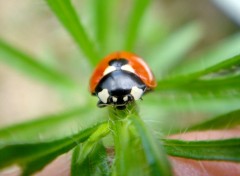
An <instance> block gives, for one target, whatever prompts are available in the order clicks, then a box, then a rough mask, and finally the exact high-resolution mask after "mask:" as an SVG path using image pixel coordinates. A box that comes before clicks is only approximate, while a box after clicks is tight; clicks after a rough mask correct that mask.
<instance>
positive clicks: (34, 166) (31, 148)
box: [0, 124, 101, 175]
mask: <svg viewBox="0 0 240 176" xmlns="http://www.w3.org/2000/svg"><path fill="white" fill-rule="evenodd" d="M99 125H101V124H98V125H95V126H94V127H91V128H88V129H86V130H82V131H80V132H78V133H77V134H75V135H73V136H71V137H69V136H68V137H65V138H62V139H59V140H53V141H50V142H37V143H22V144H16V145H14V144H13V145H7V146H5V147H3V148H0V153H1V155H0V168H3V167H6V166H9V165H12V164H18V165H19V166H21V167H22V169H23V172H22V175H30V174H32V173H34V172H36V171H38V170H40V169H42V168H43V167H44V166H45V165H47V164H48V163H49V162H50V161H52V160H53V159H55V158H56V157H57V156H59V155H61V154H63V153H65V152H67V151H69V150H71V149H72V148H73V147H75V146H76V145H77V144H79V143H81V142H84V141H85V140H87V139H88V137H89V136H90V135H91V134H92V133H93V132H94V131H96V130H97V129H98V127H99Z"/></svg>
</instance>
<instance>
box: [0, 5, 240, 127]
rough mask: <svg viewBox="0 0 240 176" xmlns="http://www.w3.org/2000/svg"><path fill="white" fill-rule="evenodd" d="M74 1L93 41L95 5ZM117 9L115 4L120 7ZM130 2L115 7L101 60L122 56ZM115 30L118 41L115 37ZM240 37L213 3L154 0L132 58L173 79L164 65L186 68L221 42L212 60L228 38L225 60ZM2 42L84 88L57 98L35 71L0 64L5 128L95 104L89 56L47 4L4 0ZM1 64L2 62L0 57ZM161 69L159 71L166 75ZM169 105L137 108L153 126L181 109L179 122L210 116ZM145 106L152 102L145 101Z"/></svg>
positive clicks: (1, 112)
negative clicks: (154, 121) (115, 53)
mask: <svg viewBox="0 0 240 176" xmlns="http://www.w3.org/2000/svg"><path fill="white" fill-rule="evenodd" d="M72 2H73V4H74V5H75V8H76V10H77V12H78V13H79V15H80V16H81V21H82V23H83V24H84V25H85V26H86V28H87V32H88V33H89V34H90V36H92V38H94V30H95V27H96V26H95V25H96V24H95V23H94V15H96V12H95V11H94V8H93V7H92V3H93V1H91V0H90V1H77V0H74V1H72ZM112 2H114V3H115V4H116V2H115V1H112ZM131 2H132V1H128V0H124V1H121V2H117V4H118V5H117V6H115V5H114V3H113V8H112V9H111V12H109V13H110V14H112V18H113V19H114V20H117V21H118V23H115V24H117V25H119V26H116V25H115V26H114V29H109V34H108V35H109V37H108V40H109V41H110V42H109V43H110V45H111V46H106V48H105V50H104V49H103V50H102V49H100V50H102V51H103V52H102V56H104V55H106V54H108V53H109V52H111V51H114V50H119V49H122V48H121V44H122V42H124V41H123V39H122V37H121V34H122V33H123V31H124V29H125V28H126V27H127V25H126V19H127V18H128V13H130V12H129V11H130V10H131V8H130V4H131ZM156 22H157V23H156ZM111 31H114V32H115V34H116V33H118V34H119V35H117V36H116V35H115V34H112V33H113V32H112V33H111ZM238 31H239V27H238V26H237V25H236V24H235V23H234V22H233V21H231V20H230V19H229V18H228V17H227V16H225V14H224V13H223V12H222V11H220V10H219V9H218V8H216V6H214V5H213V3H212V2H211V1H208V0H203V1H197V0H195V1H192V0H186V1H180V0H155V1H152V3H151V5H150V7H149V8H148V10H147V12H146V13H145V15H144V19H143V21H142V22H141V24H140V27H139V31H138V36H141V37H138V38H139V40H138V39H137V41H138V42H137V45H136V47H135V49H134V52H136V53H137V54H138V55H140V56H142V57H143V58H144V59H145V60H146V61H147V62H148V63H149V64H150V66H151V67H152V68H153V70H154V73H155V74H156V77H157V78H158V79H161V75H163V73H162V70H163V71H164V74H168V73H169V72H171V70H170V71H169V70H164V67H165V64H170V65H171V64H176V63H177V64H180V65H181V63H185V62H186V61H183V59H184V60H187V61H188V60H191V59H193V58H198V57H202V56H204V55H203V54H202V53H204V52H205V53H206V51H208V50H210V51H211V49H212V48H215V47H216V46H217V47H218V44H219V43H220V44H219V47H220V48H219V50H217V51H216V50H215V53H210V55H211V54H213V55H214V54H215V55H216V52H218V51H220V50H221V42H222V41H225V40H226V38H229V37H230V39H231V41H230V44H231V45H229V48H230V49H229V50H226V51H224V52H225V53H226V57H228V56H232V55H234V54H236V53H238V52H239V46H240V42H239V41H240V39H239V36H238V35H234V37H232V36H233V34H235V33H236V32H238ZM0 37H1V38H2V39H3V40H5V41H7V42H9V43H11V44H12V45H13V46H16V47H17V48H19V49H21V50H23V51H26V52H27V53H28V54H30V55H32V56H34V57H35V58H37V59H38V60H39V62H41V63H43V64H45V65H47V66H48V67H50V68H54V69H57V70H59V71H61V72H62V73H64V74H66V75H68V76H69V77H71V78H72V79H73V80H75V81H76V82H78V83H79V91H78V88H74V91H72V90H65V89H61V90H60V91H59V90H58V91H56V89H55V87H52V86H49V84H45V82H41V81H39V80H38V79H36V77H34V76H32V75H31V72H28V71H26V72H25V71H24V69H23V68H21V67H20V69H19V68H18V67H15V66H12V64H13V63H8V62H6V61H0V127H3V126H6V125H10V124H13V123H18V122H21V121H25V120H28V119H32V118H38V117H41V116H42V115H45V114H52V113H57V112H60V111H63V110H66V109H71V108H74V107H78V106H81V105H83V104H85V103H86V101H87V100H89V99H91V101H92V102H93V103H96V102H97V98H92V97H91V96H90V95H88V94H87V89H88V79H89V76H90V73H91V71H92V70H91V69H88V63H87V62H86V60H84V59H81V58H83V57H84V56H83V55H82V53H80V52H79V50H78V47H77V45H76V44H75V43H74V41H73V40H72V38H71V37H70V35H69V34H68V32H67V31H66V30H65V29H64V28H63V26H62V25H61V24H60V23H59V22H58V21H57V19H56V17H55V16H54V15H53V13H52V12H51V11H50V9H49V7H47V5H46V2H45V1H32V0H25V1H24V2H23V1H17V0H10V1H4V0H0ZM111 40H113V41H114V42H111ZM233 40H236V41H233ZM116 41H117V42H116ZM234 42H235V43H234ZM237 44H239V45H237ZM232 45H233V46H235V48H233V47H232ZM234 52H235V53H234ZM156 53H157V54H159V55H156ZM221 54H222V53H221ZM1 57H4V56H2V55H1V53H0V58H1ZM158 57H159V58H166V59H165V61H166V60H167V58H170V59H171V58H174V59H175V60H177V62H175V63H165V61H163V62H162V61H161V60H159V62H160V63H159V64H158V65H157V68H155V65H156V64H155V62H152V60H154V59H156V58H158ZM206 57H207V56H206ZM98 59H100V58H98ZM161 62H162V63H161ZM159 65H162V68H161V67H159ZM16 68H18V69H16ZM173 68H174V67H173ZM190 69H192V67H191V68H190ZM183 71H185V69H183ZM179 72H181V69H179ZM26 73H27V74H26ZM80 89H81V90H80ZM90 97H91V98H90ZM171 99H172V100H171ZM190 99H191V97H190ZM167 100H168V101H167V102H165V105H166V106H167V108H165V109H164V108H163V109H162V111H160V110H161V109H157V108H156V107H154V106H152V105H149V106H148V105H147V106H145V105H144V103H142V102H141V103H139V104H142V106H143V109H142V113H143V114H144V116H145V117H146V118H148V120H149V116H150V117H151V118H152V117H154V116H155V117H156V118H158V120H157V121H160V120H159V116H161V115H163V116H165V115H166V114H165V112H166V113H169V111H175V109H174V108H176V107H177V110H176V111H177V112H178V118H182V117H181V116H183V117H186V114H188V113H190V115H191V117H193V118H191V119H192V120H193V121H195V120H194V119H195V118H194V116H196V118H198V117H199V116H202V115H203V114H204V113H206V114H207V113H209V111H208V110H206V111H199V109H198V106H199V105H198V104H197V105H195V104H194V103H192V104H191V100H189V101H188V102H187V104H188V105H187V107H188V110H189V109H190V110H191V111H186V110H184V107H185V106H186V105H182V103H180V104H178V100H175V98H174V96H173V97H172V98H171V97H170V98H169V96H167ZM147 101H148V98H146V102H147ZM189 102H190V103H189ZM200 104H201V103H200ZM203 104H204V102H203V103H202V105H203ZM215 105H216V104H215ZM166 106H165V107H166ZM181 106H183V108H182V109H183V110H182V111H181V112H182V114H181V113H179V107H181ZM200 106H201V105H200ZM218 107H219V106H217V105H216V108H215V110H214V107H213V111H212V112H216V111H217V109H218ZM204 108H207V107H204V105H203V106H202V109H204ZM166 109H167V110H166ZM156 110H157V111H156ZM164 110H166V111H164ZM200 110H201V107H200ZM155 111H156V112H155ZM100 112H102V110H101V111H100ZM201 113H203V114H201ZM219 113H220V112H219ZM149 121H150V120H149ZM183 123H184V122H183Z"/></svg>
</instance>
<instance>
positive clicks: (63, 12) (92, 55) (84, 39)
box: [46, 0, 99, 65]
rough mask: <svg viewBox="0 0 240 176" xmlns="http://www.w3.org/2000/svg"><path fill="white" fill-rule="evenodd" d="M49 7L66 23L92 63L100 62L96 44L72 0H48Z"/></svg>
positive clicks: (65, 25) (66, 26)
mask: <svg viewBox="0 0 240 176" xmlns="http://www.w3.org/2000/svg"><path fill="white" fill-rule="evenodd" d="M46 1H47V3H48V5H49V7H51V9H52V11H53V12H54V13H55V14H56V16H57V17H58V19H59V21H60V22H61V23H62V24H63V25H64V27H65V28H66V29H67V30H68V32H69V33H70V34H71V35H72V37H73V39H74V40H75V42H76V43H77V45H78V47H79V49H81V51H82V52H83V53H84V54H85V56H86V57H87V58H88V60H89V62H90V63H91V64H92V65H96V63H97V62H98V60H99V58H98V54H97V51H96V49H95V48H96V46H95V45H94V44H93V42H92V41H91V40H90V38H89V36H88V34H87V33H86V31H85V29H84V27H83V25H82V24H81V23H80V20H79V18H78V16H77V13H76V11H75V10H74V8H73V6H72V4H71V2H70V0H64V1H62V0H46Z"/></svg>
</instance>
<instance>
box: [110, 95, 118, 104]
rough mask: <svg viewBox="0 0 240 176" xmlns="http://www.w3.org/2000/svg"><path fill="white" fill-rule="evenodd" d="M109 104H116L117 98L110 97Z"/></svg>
mask: <svg viewBox="0 0 240 176" xmlns="http://www.w3.org/2000/svg"><path fill="white" fill-rule="evenodd" d="M109 102H110V103H116V102H117V98H116V97H113V96H111V97H109Z"/></svg>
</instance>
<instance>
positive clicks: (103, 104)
mask: <svg viewBox="0 0 240 176" xmlns="http://www.w3.org/2000/svg"><path fill="white" fill-rule="evenodd" d="M97 106H98V107H99V108H104V107H106V106H107V105H106V104H105V103H103V102H102V101H101V100H99V101H98V103H97Z"/></svg>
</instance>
